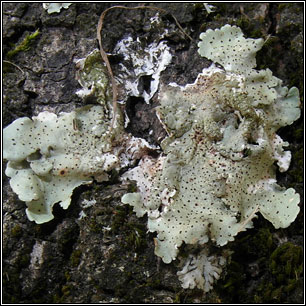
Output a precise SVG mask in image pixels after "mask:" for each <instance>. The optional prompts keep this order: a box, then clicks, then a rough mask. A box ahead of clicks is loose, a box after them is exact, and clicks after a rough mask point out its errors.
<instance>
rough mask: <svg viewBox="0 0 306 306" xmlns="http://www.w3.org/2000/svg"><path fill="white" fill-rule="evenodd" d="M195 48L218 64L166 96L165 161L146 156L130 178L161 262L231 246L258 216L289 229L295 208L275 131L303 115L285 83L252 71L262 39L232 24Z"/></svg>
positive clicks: (134, 201) (129, 199)
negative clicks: (190, 248) (185, 248)
mask: <svg viewBox="0 0 306 306" xmlns="http://www.w3.org/2000/svg"><path fill="white" fill-rule="evenodd" d="M201 39H202V40H203V41H202V42H200V43H199V47H200V49H199V52H200V54H201V55H202V56H205V57H207V58H209V59H211V60H212V61H214V62H215V63H218V64H221V65H222V66H223V68H218V67H217V66H216V65H215V63H213V64H212V65H211V67H209V68H206V69H204V70H203V72H202V73H201V74H199V76H198V78H197V79H196V81H195V82H194V83H193V84H188V85H186V86H185V87H180V86H178V85H176V84H170V85H168V86H164V87H163V88H161V90H160V94H159V100H160V106H159V107H158V110H157V112H158V116H159V118H160V120H161V122H162V124H163V125H164V127H165V129H166V130H167V132H168V137H167V138H166V139H164V140H163V142H162V149H163V156H161V157H159V158H158V159H154V158H150V157H145V158H143V160H142V161H141V162H140V164H139V166H138V167H136V168H134V169H132V170H130V171H129V172H127V173H126V174H125V176H124V178H125V179H129V180H136V182H137V185H138V188H139V192H136V193H129V194H126V195H124V196H123V198H122V201H123V203H128V204H131V205H133V206H134V211H135V212H136V214H137V216H143V215H144V214H145V213H147V214H148V229H149V231H151V232H157V238H155V253H156V255H158V256H160V257H161V258H162V259H163V261H164V262H165V263H170V262H171V261H172V260H173V259H175V258H176V256H177V253H178V248H179V247H180V246H181V245H182V243H183V242H185V243H186V244H204V243H206V242H208V241H209V240H211V241H213V242H214V243H215V244H216V245H218V246H223V245H225V244H226V243H227V242H228V241H232V240H234V237H235V236H236V235H237V233H239V232H240V231H242V230H245V229H246V228H250V227H252V221H251V220H252V218H254V217H255V216H256V213H258V212H260V213H261V214H262V215H263V216H264V217H265V218H266V219H268V220H269V221H270V222H271V223H272V224H273V225H274V226H275V228H280V227H282V228H285V227H287V226H289V225H290V224H291V222H293V221H294V220H295V218H296V216H297V214H298V212H299V206H298V203H299V201H300V197H299V195H298V194H296V193H295V190H294V189H293V188H289V189H285V188H282V187H280V186H279V185H278V184H277V183H276V176H275V171H276V166H275V164H277V165H278V166H279V169H280V171H286V170H287V169H288V167H289V163H290V159H291V154H290V152H288V151H284V149H283V147H285V146H287V145H288V143H287V142H284V141H283V140H282V139H281V138H280V137H279V136H278V135H277V134H276V131H277V129H278V128H280V127H283V126H286V125H290V124H292V123H293V122H294V121H295V120H296V119H298V118H299V116H300V109H299V93H298V90H297V88H291V89H290V90H288V88H287V87H282V85H281V83H282V82H281V80H279V79H278V78H276V77H274V76H273V75H272V73H271V71H270V70H269V69H266V70H259V71H258V70H255V69H254V67H255V66H256V61H255V55H256V52H257V51H258V50H259V49H260V48H261V47H262V45H263V40H262V39H245V38H244V37H243V34H242V32H241V30H240V29H239V28H237V27H235V26H229V25H226V26H224V27H222V28H221V29H220V30H219V29H218V30H215V31H212V30H208V31H207V32H206V33H203V34H201Z"/></svg>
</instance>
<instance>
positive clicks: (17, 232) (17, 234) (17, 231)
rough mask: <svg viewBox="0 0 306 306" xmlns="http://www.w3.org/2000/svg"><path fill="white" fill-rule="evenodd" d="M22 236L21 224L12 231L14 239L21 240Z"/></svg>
mask: <svg viewBox="0 0 306 306" xmlns="http://www.w3.org/2000/svg"><path fill="white" fill-rule="evenodd" d="M21 235H22V228H21V226H20V225H19V224H17V225H15V226H14V227H13V228H12V229H11V236H12V237H13V238H20V237H21Z"/></svg>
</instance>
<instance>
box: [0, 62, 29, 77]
mask: <svg viewBox="0 0 306 306" xmlns="http://www.w3.org/2000/svg"><path fill="white" fill-rule="evenodd" d="M3 62H4V63H7V64H10V65H12V66H14V67H16V68H17V69H19V70H20V71H21V72H22V73H23V74H24V71H23V70H22V69H21V68H20V67H19V66H17V65H16V64H14V63H12V62H10V61H7V60H3Z"/></svg>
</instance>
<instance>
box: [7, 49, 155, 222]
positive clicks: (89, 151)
mask: <svg viewBox="0 0 306 306" xmlns="http://www.w3.org/2000/svg"><path fill="white" fill-rule="evenodd" d="M77 67H78V72H77V78H78V80H79V83H80V84H81V86H82V87H83V89H81V90H80V91H79V92H78V94H80V95H81V96H82V97H87V96H91V97H92V98H93V99H95V100H96V101H97V102H98V103H99V104H100V105H88V106H85V107H82V108H78V109H76V110H74V111H72V112H70V113H61V114H59V115H56V114H53V113H50V112H47V111H45V112H42V113H40V114H38V116H36V117H33V118H32V120H31V119H29V118H27V117H24V118H19V119H17V120H15V121H14V122H13V123H12V124H11V125H9V126H8V127H6V128H5V129H4V131H3V157H4V159H6V160H8V164H7V168H6V171H5V173H6V175H7V176H9V177H10V178H11V179H10V185H11V187H12V189H13V191H14V192H15V193H16V194H17V195H18V197H19V199H20V200H22V201H25V202H26V204H27V209H26V213H27V216H28V218H29V219H30V220H31V221H35V222H36V223H44V222H48V221H50V220H51V219H53V214H52V208H53V205H54V204H55V203H57V202H60V205H61V206H62V207H63V208H64V209H66V208H68V206H69V204H70V201H71V195H72V192H73V190H74V189H75V188H76V187H77V186H80V185H82V184H88V183H91V182H92V180H93V179H95V180H97V181H106V180H108V172H109V171H111V170H112V169H117V170H119V169H120V168H123V167H126V166H131V165H133V163H134V161H135V160H137V159H139V158H140V156H141V155H142V154H143V152H142V151H143V150H146V149H147V148H148V147H149V145H148V144H147V143H146V142H145V141H144V140H142V139H137V138H135V137H133V136H131V135H130V134H127V133H126V132H124V128H123V120H122V114H121V112H120V110H118V111H117V114H116V116H117V121H116V125H115V126H114V127H113V128H111V120H112V115H113V112H112V102H111V99H110V97H109V85H108V78H107V74H106V68H105V67H104V65H103V62H102V61H101V58H100V54H99V51H98V50H95V51H93V52H92V53H90V54H89V55H88V56H87V57H86V58H85V59H82V60H79V61H78V63H77Z"/></svg>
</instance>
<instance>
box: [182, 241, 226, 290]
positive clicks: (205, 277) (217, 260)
mask: <svg viewBox="0 0 306 306" xmlns="http://www.w3.org/2000/svg"><path fill="white" fill-rule="evenodd" d="M225 264H226V256H218V255H216V254H212V255H210V256H209V250H208V248H206V247H204V248H203V249H202V250H201V251H200V252H199V253H198V254H197V255H195V254H189V255H188V257H187V259H186V260H185V262H184V266H183V269H182V270H181V271H178V272H177V275H178V278H179V280H180V281H181V283H182V287H183V288H184V289H188V288H189V289H193V288H195V287H197V288H198V289H202V290H203V291H204V292H208V291H210V290H211V289H212V288H213V284H214V282H215V281H216V280H218V279H219V278H220V275H221V273H222V268H223V266H224V265H225Z"/></svg>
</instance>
